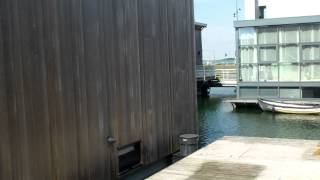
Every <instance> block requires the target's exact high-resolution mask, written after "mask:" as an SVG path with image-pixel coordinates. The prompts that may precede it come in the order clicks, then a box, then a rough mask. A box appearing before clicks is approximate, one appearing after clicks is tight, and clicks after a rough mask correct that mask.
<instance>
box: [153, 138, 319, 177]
mask: <svg viewBox="0 0 320 180" xmlns="http://www.w3.org/2000/svg"><path fill="white" fill-rule="evenodd" d="M319 167H320V141H318V140H316V141H315V140H295V139H271V138H257V137H224V138H222V139H220V140H217V141H215V142H214V143H212V144H210V145H208V146H206V147H204V148H202V149H200V150H199V151H197V152H195V153H193V154H191V155H190V156H188V157H186V158H184V159H182V160H181V161H178V162H177V163H175V164H173V165H171V166H169V167H168V168H166V169H164V170H162V171H160V172H158V173H157V174H155V175H153V176H151V177H149V178H148V179H150V180H158V179H159V180H160V179H170V180H185V179H188V180H189V179H190V180H191V179H192V180H193V179H195V180H197V179H199V180H209V179H215V180H217V179H218V180H220V179H221V180H229V179H231V180H247V179H262V180H267V179H268V180H270V179H275V180H278V179H281V180H286V179H288V180H294V179H299V180H300V179H314V180H318V179H320V171H319Z"/></svg>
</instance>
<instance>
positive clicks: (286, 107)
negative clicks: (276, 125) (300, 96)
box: [258, 99, 320, 114]
mask: <svg viewBox="0 0 320 180" xmlns="http://www.w3.org/2000/svg"><path fill="white" fill-rule="evenodd" d="M258 103H259V106H260V108H261V109H262V110H264V111H271V112H279V113H290V114H320V105H319V104H303V103H300V104H298V103H287V102H282V101H271V100H265V99H258Z"/></svg>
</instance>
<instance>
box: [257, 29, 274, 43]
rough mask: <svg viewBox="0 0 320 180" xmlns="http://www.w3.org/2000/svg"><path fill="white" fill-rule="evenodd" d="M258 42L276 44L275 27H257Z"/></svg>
mask: <svg viewBox="0 0 320 180" xmlns="http://www.w3.org/2000/svg"><path fill="white" fill-rule="evenodd" d="M258 39H259V41H258V42H259V44H277V43H278V32H277V28H273V27H267V28H259V29H258Z"/></svg>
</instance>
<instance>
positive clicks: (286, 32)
mask: <svg viewBox="0 0 320 180" xmlns="http://www.w3.org/2000/svg"><path fill="white" fill-rule="evenodd" d="M298 30H299V27H298V26H287V27H281V28H280V30H279V39H280V43H297V42H298V41H299V33H298V32H299V31H298Z"/></svg>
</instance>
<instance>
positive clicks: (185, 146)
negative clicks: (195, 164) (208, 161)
mask: <svg viewBox="0 0 320 180" xmlns="http://www.w3.org/2000/svg"><path fill="white" fill-rule="evenodd" d="M198 141H199V135H197V134H182V135H180V155H181V156H182V157H185V156H188V155H189V154H191V153H193V152H195V151H196V150H198Z"/></svg>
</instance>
